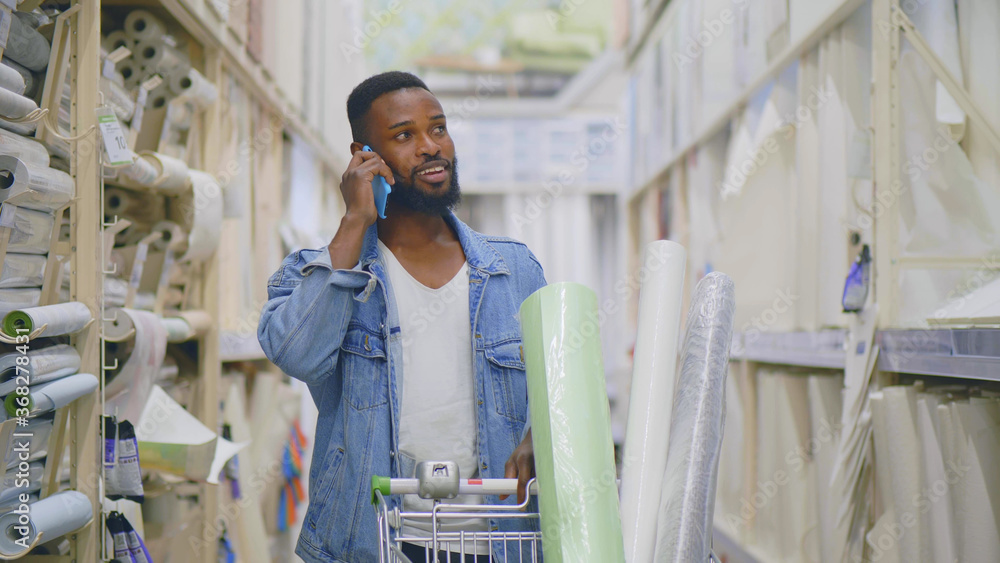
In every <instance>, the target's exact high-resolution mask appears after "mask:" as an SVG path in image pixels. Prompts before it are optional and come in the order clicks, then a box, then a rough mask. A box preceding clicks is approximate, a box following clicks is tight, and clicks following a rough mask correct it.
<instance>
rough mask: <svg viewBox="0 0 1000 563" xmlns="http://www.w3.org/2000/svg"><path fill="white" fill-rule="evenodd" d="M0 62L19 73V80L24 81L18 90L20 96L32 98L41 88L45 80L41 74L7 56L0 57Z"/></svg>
mask: <svg viewBox="0 0 1000 563" xmlns="http://www.w3.org/2000/svg"><path fill="white" fill-rule="evenodd" d="M0 64H2V65H3V66H5V67H7V68H9V69H11V70H13V71H15V72H17V73H18V74H20V75H21V80H22V81H24V90H22V91H21V92H19V94H21V95H22V96H26V97H28V98H34V97H35V96H36V95H38V93H39V92H40V91H41V90H42V84H43V83H44V82H45V79H44V76H43V75H42V74H40V73H35V72H32V71H30V70H28V69H27V68H25V67H24V65H20V64H18V63H16V62H14V61H12V60H10V59H8V58H7V57H3V58H2V59H0Z"/></svg>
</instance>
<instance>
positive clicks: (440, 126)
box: [434, 125, 445, 133]
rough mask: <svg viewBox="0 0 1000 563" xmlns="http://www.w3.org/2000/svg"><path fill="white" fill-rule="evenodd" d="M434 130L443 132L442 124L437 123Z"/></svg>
mask: <svg viewBox="0 0 1000 563" xmlns="http://www.w3.org/2000/svg"><path fill="white" fill-rule="evenodd" d="M434 130H435V131H437V132H438V133H444V131H445V127H444V125H438V126H437V127H435V128H434Z"/></svg>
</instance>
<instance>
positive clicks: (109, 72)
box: [101, 59, 115, 80]
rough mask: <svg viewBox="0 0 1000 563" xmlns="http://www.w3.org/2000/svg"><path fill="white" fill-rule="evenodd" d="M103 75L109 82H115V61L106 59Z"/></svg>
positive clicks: (102, 69)
mask: <svg viewBox="0 0 1000 563" xmlns="http://www.w3.org/2000/svg"><path fill="white" fill-rule="evenodd" d="M101 74H103V75H104V78H107V79H108V80H114V79H115V61H113V60H111V59H104V66H103V67H102V68H101Z"/></svg>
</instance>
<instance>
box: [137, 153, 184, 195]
mask: <svg viewBox="0 0 1000 563" xmlns="http://www.w3.org/2000/svg"><path fill="white" fill-rule="evenodd" d="M139 158H141V159H143V160H145V161H146V162H148V163H149V164H151V165H152V166H153V168H154V169H155V170H156V180H155V181H154V182H153V186H154V187H155V188H156V189H158V190H160V191H161V192H163V193H165V194H168V195H177V194H180V193H182V192H184V191H185V190H186V188H187V187H188V186H189V185H190V179H189V177H188V172H189V171H188V166H187V163H185V162H184V161H183V160H181V159H179V158H174V157H172V156H167V155H165V154H160V153H157V152H153V151H144V152H141V153H139Z"/></svg>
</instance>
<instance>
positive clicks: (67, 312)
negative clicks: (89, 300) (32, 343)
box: [2, 301, 93, 338]
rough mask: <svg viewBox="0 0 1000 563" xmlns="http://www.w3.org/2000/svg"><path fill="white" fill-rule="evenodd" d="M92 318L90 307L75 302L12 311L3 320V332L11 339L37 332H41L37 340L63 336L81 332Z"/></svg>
mask: <svg viewBox="0 0 1000 563" xmlns="http://www.w3.org/2000/svg"><path fill="white" fill-rule="evenodd" d="M92 318H93V317H92V316H91V313H90V308H89V307H87V306H86V305H85V304H83V303H80V302H77V301H73V302H70V303H59V304H56V305H44V306H42V307H30V308H27V309H19V310H16V311H11V312H10V313H7V314H6V315H5V316H4V318H3V323H2V330H3V333H4V334H6V335H7V336H9V337H11V338H14V337H16V336H17V335H19V334H32V333H35V332H36V331H40V332H39V333H38V334H37V335H34V336H35V337H36V338H37V337H43V336H45V337H48V336H61V335H64V334H74V333H77V332H80V331H81V330H83V328H84V327H86V326H87V325H88V324H89V323H90V321H91V320H92ZM43 327H44V330H43Z"/></svg>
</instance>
